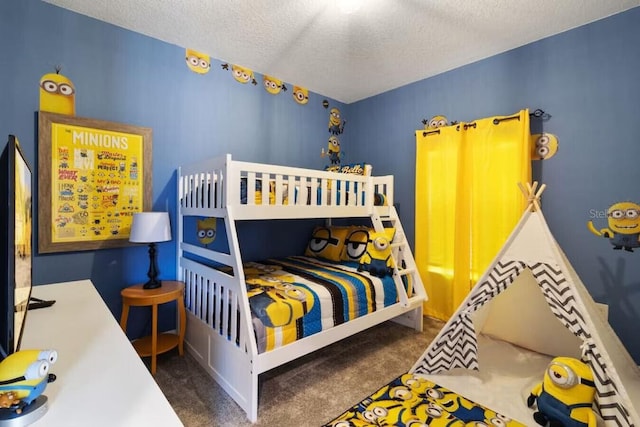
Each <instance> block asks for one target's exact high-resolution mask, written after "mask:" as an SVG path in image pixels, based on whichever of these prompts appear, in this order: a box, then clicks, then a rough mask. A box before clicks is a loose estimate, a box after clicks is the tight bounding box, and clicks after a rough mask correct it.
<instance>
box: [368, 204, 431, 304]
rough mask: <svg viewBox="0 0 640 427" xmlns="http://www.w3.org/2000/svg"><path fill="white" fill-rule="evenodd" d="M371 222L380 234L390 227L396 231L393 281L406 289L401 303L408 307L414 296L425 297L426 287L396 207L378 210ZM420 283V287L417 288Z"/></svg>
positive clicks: (392, 243)
mask: <svg viewBox="0 0 640 427" xmlns="http://www.w3.org/2000/svg"><path fill="white" fill-rule="evenodd" d="M383 212H384V213H383ZM371 222H372V223H373V227H374V229H375V230H376V231H378V232H381V231H384V228H385V227H389V226H391V227H393V228H394V229H395V235H394V237H393V241H392V242H391V256H392V258H393V264H394V268H393V280H394V282H395V284H396V287H397V288H398V289H401V288H402V289H406V293H404V292H400V302H401V303H402V304H405V305H408V298H411V297H412V296H414V295H416V296H418V297H425V295H424V294H425V292H424V287H423V286H422V284H421V283H422V282H421V280H422V279H421V278H420V274H419V273H418V268H417V266H416V262H415V260H414V258H413V255H412V253H411V248H410V247H409V242H408V240H407V236H406V235H405V233H404V229H403V228H402V224H401V222H400V218H399V217H398V212H397V211H396V209H395V207H394V206H388V207H387V206H385V207H384V208H382V209H376V210H375V211H374V213H373V215H372V216H371ZM418 283H420V285H419V286H416V284H418Z"/></svg>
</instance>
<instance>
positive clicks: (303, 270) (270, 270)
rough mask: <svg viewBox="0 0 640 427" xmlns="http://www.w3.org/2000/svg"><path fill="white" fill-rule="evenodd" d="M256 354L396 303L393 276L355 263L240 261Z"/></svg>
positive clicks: (291, 259) (306, 259)
mask: <svg viewBox="0 0 640 427" xmlns="http://www.w3.org/2000/svg"><path fill="white" fill-rule="evenodd" d="M244 273H245V281H246V284H247V293H248V296H249V305H250V307H251V314H252V320H253V326H254V330H255V334H256V340H257V343H258V352H260V353H262V352H265V351H269V350H273V349H275V348H278V347H280V346H283V345H285V344H288V343H290V342H293V341H296V340H298V339H301V338H304V337H307V336H309V335H313V334H316V333H318V332H320V331H323V330H326V329H329V328H332V327H334V326H337V325H340V324H342V323H345V322H348V321H349V320H352V319H355V318H357V317H360V316H364V315H366V314H368V313H371V312H374V311H376V310H380V309H381V308H384V307H386V306H389V305H391V304H394V303H395V302H396V301H397V291H396V287H395V283H394V281H393V279H392V278H391V277H384V278H379V277H375V276H371V275H369V273H367V272H358V264H357V263H355V262H341V263H337V262H331V261H325V260H322V259H319V258H312V257H305V256H292V257H286V258H279V259H269V260H265V261H261V262H250V263H246V264H245V265H244Z"/></svg>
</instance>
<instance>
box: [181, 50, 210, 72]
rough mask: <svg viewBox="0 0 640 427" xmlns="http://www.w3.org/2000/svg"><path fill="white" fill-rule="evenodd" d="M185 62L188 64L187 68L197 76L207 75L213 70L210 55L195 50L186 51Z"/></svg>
mask: <svg viewBox="0 0 640 427" xmlns="http://www.w3.org/2000/svg"><path fill="white" fill-rule="evenodd" d="M185 61H186V62H187V67H189V69H190V70H191V71H193V72H194V73H197V74H207V73H208V72H209V70H210V69H211V58H209V55H206V54H204V53H200V52H198V51H195V50H193V49H186V52H185Z"/></svg>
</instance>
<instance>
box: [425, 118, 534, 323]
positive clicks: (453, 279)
mask: <svg viewBox="0 0 640 427" xmlns="http://www.w3.org/2000/svg"><path fill="white" fill-rule="evenodd" d="M416 139H417V145H416V215H415V218H416V219H415V221H416V225H415V230H416V242H415V252H416V253H415V255H416V263H417V265H418V269H419V271H420V275H421V277H422V280H423V282H424V283H425V287H426V290H427V295H428V296H429V301H428V302H426V303H425V307H424V308H425V314H426V315H429V316H432V317H436V318H439V319H443V320H446V319H448V318H449V317H450V316H451V315H452V314H453V313H454V312H455V310H456V309H457V308H458V306H459V305H460V303H461V302H462V301H463V300H464V298H465V297H466V296H467V294H468V293H469V291H470V290H471V288H472V287H473V286H474V285H475V283H476V281H477V280H478V278H479V277H480V275H481V274H482V273H483V272H484V270H485V269H486V268H487V267H488V266H489V263H490V262H491V261H492V260H493V258H494V257H495V255H496V254H497V252H498V251H499V250H500V248H501V247H502V245H503V244H504V242H505V240H506V238H507V237H508V236H509V234H510V233H511V231H512V230H513V227H514V226H515V225H516V223H517V221H518V219H520V216H521V215H522V212H523V211H524V209H525V207H526V200H524V198H523V197H522V194H521V193H520V190H519V189H518V186H517V183H518V182H523V183H524V182H530V181H531V154H530V145H529V144H530V143H529V140H530V131H529V111H528V110H522V111H520V112H519V113H518V114H516V115H514V116H497V117H489V118H486V119H481V120H476V121H475V122H471V123H460V124H458V125H454V126H447V127H443V128H439V129H437V130H426V131H424V130H419V131H417V132H416Z"/></svg>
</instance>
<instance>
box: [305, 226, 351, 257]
mask: <svg viewBox="0 0 640 427" xmlns="http://www.w3.org/2000/svg"><path fill="white" fill-rule="evenodd" d="M349 229H350V227H344V226H331V227H316V228H315V229H314V230H313V234H312V235H311V239H310V240H309V243H308V244H307V249H306V250H305V252H304V254H305V255H306V256H309V257H314V258H322V259H325V260H329V261H336V262H339V261H340V256H341V254H342V248H343V247H344V242H345V240H346V238H347V234H348V232H349Z"/></svg>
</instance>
